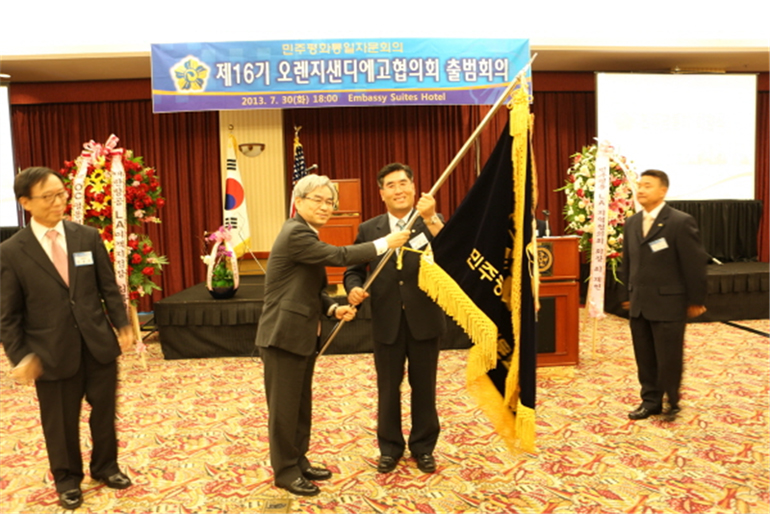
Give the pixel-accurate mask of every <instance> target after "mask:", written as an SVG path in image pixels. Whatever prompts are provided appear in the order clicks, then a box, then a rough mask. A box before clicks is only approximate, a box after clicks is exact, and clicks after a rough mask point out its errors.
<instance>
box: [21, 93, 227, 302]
mask: <svg viewBox="0 0 770 514" xmlns="http://www.w3.org/2000/svg"><path fill="white" fill-rule="evenodd" d="M218 120H219V116H218V115H217V113H215V112H202V113H176V114H159V115H158V114H153V113H152V104H151V102H150V101H149V100H137V101H126V102H96V103H89V102H81V103H67V104H43V105H15V106H13V108H12V130H13V137H14V144H15V150H16V164H17V165H18V166H19V167H20V168H21V169H24V168H26V167H28V166H48V167H51V168H53V169H59V168H61V167H62V164H63V162H64V161H65V160H73V159H75V158H76V157H77V156H78V155H80V150H81V149H82V145H83V143H84V142H86V141H90V140H91V139H93V140H95V141H97V142H99V143H104V142H105V141H106V140H107V138H108V137H109V135H110V134H115V135H117V136H118V137H119V138H120V142H119V146H120V147H122V148H125V149H129V150H133V151H134V154H135V155H141V156H142V157H144V162H145V164H146V165H148V166H152V167H154V168H155V169H156V170H157V171H158V174H159V177H160V182H161V186H162V187H163V194H164V196H165V198H166V205H165V206H164V207H163V209H162V210H161V211H160V218H161V220H162V223H161V224H159V225H156V224H148V225H145V226H144V227H138V228H137V231H140V232H144V231H145V230H146V233H147V234H148V235H149V236H150V237H151V238H152V240H153V242H154V243H155V245H156V247H157V249H158V251H159V253H160V254H162V255H166V256H167V257H168V259H169V261H170V262H171V264H169V265H168V266H166V267H165V268H164V270H163V274H162V275H161V279H160V281H159V282H158V283H159V285H160V286H161V287H162V288H163V291H162V292H160V293H157V292H156V293H155V294H154V295H153V297H152V299H145V301H143V302H142V303H141V304H140V309H141V310H148V309H151V308H152V301H156V300H159V299H160V298H162V297H164V296H168V295H171V294H174V293H176V292H178V291H181V290H183V289H185V288H187V287H190V286H192V285H194V284H196V283H198V282H202V281H203V280H205V277H206V272H205V268H204V267H203V265H202V264H201V261H200V257H199V256H200V255H201V246H202V236H203V232H204V231H206V230H209V231H211V230H214V229H216V228H217V227H218V226H219V225H220V224H221V221H222V210H221V209H222V200H221V198H222V187H221V179H220V171H219V166H220V164H219V162H220V161H219V138H218V134H219V121H218ZM145 227H146V228H145Z"/></svg>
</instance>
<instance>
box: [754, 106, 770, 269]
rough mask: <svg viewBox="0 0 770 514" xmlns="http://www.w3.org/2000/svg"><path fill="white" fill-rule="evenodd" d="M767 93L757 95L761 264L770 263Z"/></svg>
mask: <svg viewBox="0 0 770 514" xmlns="http://www.w3.org/2000/svg"><path fill="white" fill-rule="evenodd" d="M769 94H770V93H768V92H767V91H760V92H759V93H758V94H757V149H756V152H757V153H756V164H755V166H756V173H755V174H754V197H755V198H756V199H757V200H762V219H761V220H760V222H759V235H758V237H757V250H758V251H759V260H760V261H761V262H770V237H768V236H770V234H769V233H768V231H770V225H768V217H769V216H770V205H768V204H770V178H769V177H768V176H769V175H770V149H769V148H768V147H769V146H770V119H769V118H770V103H769V102H768V95H769Z"/></svg>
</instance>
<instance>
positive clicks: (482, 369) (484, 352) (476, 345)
mask: <svg viewBox="0 0 770 514" xmlns="http://www.w3.org/2000/svg"><path fill="white" fill-rule="evenodd" d="M418 285H419V286H420V289H422V290H423V291H425V293H426V294H427V295H428V296H430V297H431V298H432V299H433V301H434V302H436V304H437V305H439V306H440V307H441V308H442V309H444V312H446V313H447V314H448V315H449V316H451V318H452V319H453V320H455V322H456V323H457V324H458V325H460V327H462V329H463V330H465V333H466V334H468V337H469V338H470V339H471V341H472V342H473V346H472V347H471V349H470V350H469V353H468V366H467V368H466V380H467V381H468V383H469V384H470V383H471V382H474V381H475V380H477V379H478V378H479V377H481V376H484V377H486V374H487V371H489V370H490V369H493V368H494V367H495V366H497V325H495V323H494V322H493V321H492V320H491V319H489V316H487V315H486V314H484V311H482V310H481V309H479V308H478V307H477V306H476V304H475V303H473V302H472V301H471V299H470V298H468V295H466V294H465V292H464V291H463V290H462V289H461V288H460V286H458V285H457V282H455V281H454V280H453V279H452V277H450V276H449V275H448V274H447V272H446V271H444V270H443V269H442V268H441V266H439V265H438V264H436V262H435V261H434V260H433V254H432V253H430V252H425V253H423V254H422V257H421V258H420V272H419V275H418Z"/></svg>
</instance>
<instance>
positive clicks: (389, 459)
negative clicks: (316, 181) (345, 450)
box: [345, 162, 446, 473]
mask: <svg viewBox="0 0 770 514" xmlns="http://www.w3.org/2000/svg"><path fill="white" fill-rule="evenodd" d="M413 177H414V173H413V172H412V169H411V168H410V167H409V166H407V165H405V164H401V163H397V162H396V163H392V164H388V165H387V166H385V167H384V168H382V169H381V170H380V171H379V172H378V174H377V183H378V185H379V186H380V197H381V198H382V201H383V203H384V204H385V207H386V209H387V212H386V213H385V214H381V215H379V216H377V217H374V218H372V219H370V220H368V221H366V222H364V223H362V224H361V225H360V226H359V227H358V237H357V238H356V242H357V243H361V242H364V241H372V240H374V239H376V238H378V237H382V236H384V235H386V234H389V233H391V231H396V230H399V227H401V226H403V225H401V224H402V223H403V224H404V225H405V224H406V223H407V222H408V221H409V219H410V218H411V217H412V216H417V217H418V218H417V221H416V222H415V223H414V225H412V233H411V234H410V239H409V243H408V246H409V247H410V248H412V249H414V250H424V249H425V247H427V245H428V243H429V242H430V241H432V240H433V237H434V236H435V235H436V234H438V233H439V231H440V230H441V229H442V228H443V227H444V222H443V220H442V219H441V217H440V216H439V215H438V214H436V202H435V200H434V199H433V197H432V196H431V195H429V194H425V193H423V194H422V195H421V197H420V199H419V201H417V204H416V208H415V197H416V193H415V186H414V181H413ZM401 252H403V255H402V256H401V257H402V258H401V261H402V265H401V267H400V268H399V267H398V266H397V264H396V259H395V258H392V259H391V260H390V261H389V262H388V263H387V264H385V266H384V267H383V268H382V271H381V272H380V274H379V275H378V276H377V278H376V279H375V280H374V282H372V288H371V291H372V300H371V301H372V338H373V340H374V366H375V369H376V370H377V443H378V446H379V448H380V459H379V462H378V463H377V471H378V472H380V473H390V472H391V471H393V470H394V469H395V468H396V466H397V465H398V461H399V460H400V459H401V456H402V455H403V453H404V449H405V447H406V442H405V441H404V434H403V431H402V429H401V383H402V382H403V380H404V366H405V364H406V362H407V360H408V362H409V385H410V386H411V389H412V398H411V403H412V430H411V433H410V435H409V450H410V452H411V454H412V457H414V459H415V460H416V461H417V467H418V468H419V469H420V471H422V472H423V473H433V472H434V471H436V461H435V459H434V457H433V449H434V448H435V446H436V442H437V441H438V435H439V431H440V425H439V419H438V412H437V410H436V368H437V366H438V355H439V342H438V338H439V336H440V335H441V334H442V333H444V331H445V330H446V315H445V314H444V312H443V311H442V310H441V309H440V308H439V307H438V306H437V305H436V304H435V303H433V300H431V299H430V298H429V297H428V295H427V294H425V292H424V291H422V290H421V289H420V288H419V287H418V285H417V274H418V271H419V268H420V256H419V254H417V253H415V252H411V251H407V250H403V249H402V250H401ZM377 265H378V262H377V261H373V262H372V263H371V264H370V266H373V267H376V266H377ZM367 273H368V270H367V265H366V264H359V265H355V266H351V267H349V268H348V269H347V271H346V272H345V289H346V290H347V292H348V302H349V303H350V304H351V305H359V304H360V303H361V302H363V301H364V299H365V298H367V297H368V296H369V293H367V292H365V291H364V290H363V288H362V286H363V284H364V282H365V280H366V277H367Z"/></svg>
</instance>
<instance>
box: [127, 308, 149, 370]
mask: <svg viewBox="0 0 770 514" xmlns="http://www.w3.org/2000/svg"><path fill="white" fill-rule="evenodd" d="M128 314H129V317H130V318H131V328H132V332H133V333H134V342H135V344H136V345H137V347H136V349H137V352H138V353H139V355H140V356H141V358H142V367H143V368H144V369H145V371H147V356H146V354H147V347H146V346H145V344H144V341H143V340H142V327H141V325H140V323H139V313H138V312H137V310H136V307H135V306H134V305H129V307H128Z"/></svg>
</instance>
